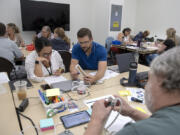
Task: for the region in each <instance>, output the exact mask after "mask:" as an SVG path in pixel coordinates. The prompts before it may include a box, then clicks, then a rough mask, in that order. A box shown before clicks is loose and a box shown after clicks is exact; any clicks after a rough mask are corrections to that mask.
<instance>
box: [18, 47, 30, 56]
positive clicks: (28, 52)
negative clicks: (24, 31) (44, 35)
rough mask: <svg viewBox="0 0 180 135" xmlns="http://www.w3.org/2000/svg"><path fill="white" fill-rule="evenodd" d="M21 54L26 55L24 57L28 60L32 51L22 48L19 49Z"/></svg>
mask: <svg viewBox="0 0 180 135" xmlns="http://www.w3.org/2000/svg"><path fill="white" fill-rule="evenodd" d="M19 49H20V50H21V52H22V53H23V54H24V57H25V58H26V57H27V56H28V55H29V54H30V53H31V52H32V51H28V50H26V47H20V48H19Z"/></svg>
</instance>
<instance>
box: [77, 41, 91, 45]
mask: <svg viewBox="0 0 180 135" xmlns="http://www.w3.org/2000/svg"><path fill="white" fill-rule="evenodd" d="M90 42H91V41H84V42H79V44H80V45H83V44H86V45H87V44H89V43H90Z"/></svg>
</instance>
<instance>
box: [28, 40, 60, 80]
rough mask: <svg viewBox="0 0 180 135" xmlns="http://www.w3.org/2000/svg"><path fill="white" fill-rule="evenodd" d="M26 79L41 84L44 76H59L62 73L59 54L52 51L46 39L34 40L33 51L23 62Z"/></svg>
mask: <svg viewBox="0 0 180 135" xmlns="http://www.w3.org/2000/svg"><path fill="white" fill-rule="evenodd" d="M25 68H26V71H27V75H28V78H29V79H31V80H33V81H36V82H41V81H42V80H43V79H44V78H43V77H45V76H49V75H56V76H59V75H61V74H62V72H63V71H64V64H63V60H62V58H61V56H60V55H59V53H58V52H57V51H55V50H53V49H52V46H51V44H50V42H49V40H48V39H47V38H44V37H41V38H36V39H35V51H33V52H32V53H30V54H29V55H28V56H27V58H26V61H25Z"/></svg>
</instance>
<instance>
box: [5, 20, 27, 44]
mask: <svg viewBox="0 0 180 135" xmlns="http://www.w3.org/2000/svg"><path fill="white" fill-rule="evenodd" d="M7 36H8V38H9V39H10V40H12V41H14V42H15V43H16V44H17V45H18V46H19V47H24V46H25V43H24V40H23V39H22V37H21V34H20V31H19V28H18V27H17V26H16V25H15V24H14V23H8V24H7Z"/></svg>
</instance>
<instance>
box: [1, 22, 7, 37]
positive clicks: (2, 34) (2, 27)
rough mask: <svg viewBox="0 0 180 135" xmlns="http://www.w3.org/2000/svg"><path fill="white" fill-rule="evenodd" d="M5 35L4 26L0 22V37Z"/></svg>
mask: <svg viewBox="0 0 180 135" xmlns="http://www.w3.org/2000/svg"><path fill="white" fill-rule="evenodd" d="M5 33H6V26H5V25H4V23H1V22H0V36H4V35H5Z"/></svg>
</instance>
